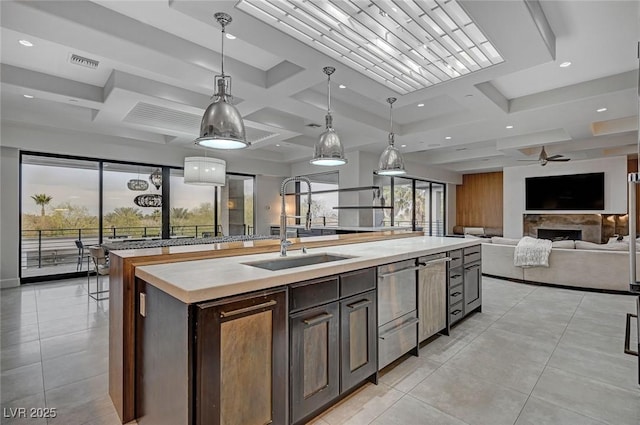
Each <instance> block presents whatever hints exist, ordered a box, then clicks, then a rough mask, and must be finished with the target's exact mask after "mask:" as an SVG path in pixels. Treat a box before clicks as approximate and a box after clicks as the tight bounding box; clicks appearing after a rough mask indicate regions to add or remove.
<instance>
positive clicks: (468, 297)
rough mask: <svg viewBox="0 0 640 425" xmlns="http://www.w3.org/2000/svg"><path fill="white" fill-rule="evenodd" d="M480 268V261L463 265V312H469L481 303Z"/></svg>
mask: <svg viewBox="0 0 640 425" xmlns="http://www.w3.org/2000/svg"><path fill="white" fill-rule="evenodd" d="M481 282H482V268H481V265H480V262H479V261H478V262H475V263H472V264H470V265H467V266H465V267H464V314H465V315H467V314H468V313H471V312H472V311H474V310H475V309H477V308H478V307H480V305H481V304H482V287H481Z"/></svg>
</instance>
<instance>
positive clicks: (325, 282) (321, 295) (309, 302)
mask: <svg viewBox="0 0 640 425" xmlns="http://www.w3.org/2000/svg"><path fill="white" fill-rule="evenodd" d="M337 299H338V278H337V277H332V278H328V279H316V280H309V281H306V282H300V283H296V284H294V285H291V287H290V289H289V311H290V312H294V311H297V310H302V309H305V308H308V307H313V306H316V305H320V304H324V303H327V302H330V301H335V300H337Z"/></svg>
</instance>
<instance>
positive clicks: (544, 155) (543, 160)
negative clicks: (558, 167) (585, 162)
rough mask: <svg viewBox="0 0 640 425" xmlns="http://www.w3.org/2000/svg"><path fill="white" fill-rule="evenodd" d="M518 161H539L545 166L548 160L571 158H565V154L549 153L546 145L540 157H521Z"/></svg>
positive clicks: (560, 160)
mask: <svg viewBox="0 0 640 425" xmlns="http://www.w3.org/2000/svg"><path fill="white" fill-rule="evenodd" d="M518 161H536V162H539V163H540V165H542V166H543V167H544V166H545V165H547V162H567V161H571V158H564V155H551V156H548V155H547V151H545V150H544V146H543V147H542V150H541V151H540V156H538V159H519V160H518Z"/></svg>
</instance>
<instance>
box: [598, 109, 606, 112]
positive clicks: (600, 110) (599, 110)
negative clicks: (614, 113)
mask: <svg viewBox="0 0 640 425" xmlns="http://www.w3.org/2000/svg"><path fill="white" fill-rule="evenodd" d="M606 110H607V108H600V109H596V112H604V111H606Z"/></svg>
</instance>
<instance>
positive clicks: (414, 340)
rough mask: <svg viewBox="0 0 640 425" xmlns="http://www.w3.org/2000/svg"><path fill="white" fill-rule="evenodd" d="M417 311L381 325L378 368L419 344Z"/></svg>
mask: <svg viewBox="0 0 640 425" xmlns="http://www.w3.org/2000/svg"><path fill="white" fill-rule="evenodd" d="M416 316H417V313H416V312H415V311H413V312H411V313H409V314H405V315H404V316H402V317H400V318H398V319H396V320H394V321H392V322H389V323H387V324H386V325H384V326H381V327H380V328H379V330H378V370H381V369H382V368H383V367H385V366H387V365H389V364H390V363H392V362H393V361H394V360H396V359H398V358H400V357H401V356H402V355H403V354H405V353H408V352H409V351H411V350H412V349H414V348H415V347H417V345H418V322H419V320H418V318H417V317H416Z"/></svg>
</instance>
